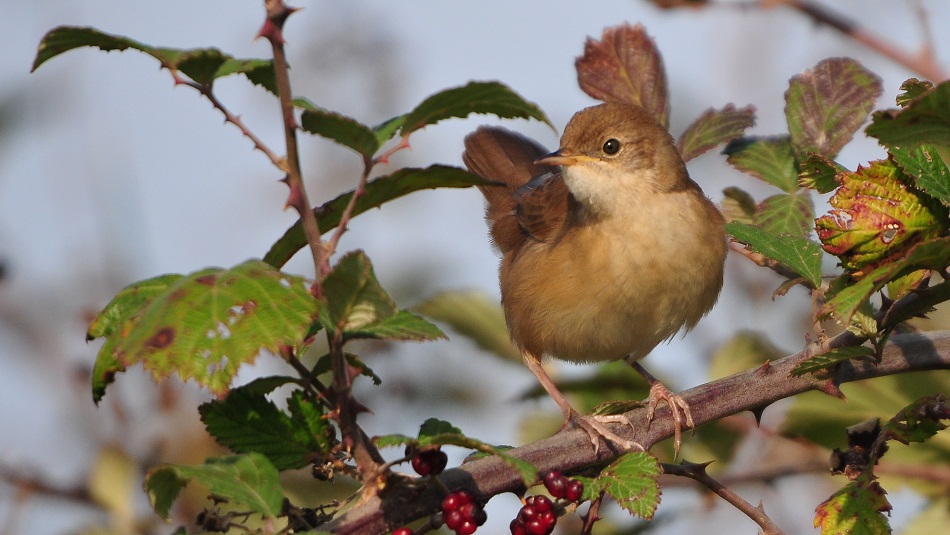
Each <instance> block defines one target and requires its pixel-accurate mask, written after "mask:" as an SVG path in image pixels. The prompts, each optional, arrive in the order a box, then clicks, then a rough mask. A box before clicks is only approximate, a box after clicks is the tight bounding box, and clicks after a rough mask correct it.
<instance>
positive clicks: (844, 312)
mask: <svg viewBox="0 0 950 535" xmlns="http://www.w3.org/2000/svg"><path fill="white" fill-rule="evenodd" d="M948 265H950V238H938V239H935V240H930V241H926V242H922V243H919V244H917V245H915V246H913V247H912V248H911V249H910V251H909V252H907V254H906V255H905V256H903V257H899V258H896V259H894V260H893V261H890V262H888V263H885V264H883V265H881V266H880V267H878V268H877V269H875V270H873V271H871V272H870V273H867V274H866V275H864V277H862V278H861V279H860V280H858V281H856V282H854V283H852V284H849V285H848V286H845V287H844V288H842V289H841V290H840V291H838V292H837V293H836V294H834V296H832V297H831V298H830V299H828V300H827V301H826V302H825V304H824V306H822V307H821V309H820V310H819V315H820V316H823V317H826V316H829V315H833V316H835V317H836V318H837V319H838V321H839V322H841V323H842V324H843V325H847V324H848V323H850V322H851V316H852V315H854V312H855V311H856V310H857V309H858V308H859V307H860V306H861V305H863V304H864V303H865V302H866V301H867V300H868V298H870V297H871V295H872V294H873V293H874V292H877V291H878V290H880V289H881V288H883V287H884V286H885V285H886V284H887V283H888V282H890V281H892V280H894V279H896V278H899V277H902V276H904V275H907V274H908V273H911V272H914V271H916V270H918V269H934V270H940V269H943V268H945V267H947V266H948ZM886 327H888V326H887V325H884V326H882V328H886Z"/></svg>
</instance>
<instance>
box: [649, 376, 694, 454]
mask: <svg viewBox="0 0 950 535" xmlns="http://www.w3.org/2000/svg"><path fill="white" fill-rule="evenodd" d="M661 402H663V403H666V404H667V405H669V406H670V413H671V414H672V416H673V458H674V459H675V458H677V457H679V454H680V446H681V445H682V444H683V423H684V422H685V423H686V426H687V427H689V428H690V429H692V430H693V433H694V434H695V433H696V424H695V423H694V422H693V415H692V413H691V412H690V410H689V404H688V403H686V400H685V399H683V398H682V397H680V396H678V395H676V394H674V393H673V392H671V391H670V389H669V388H667V387H666V386H665V385H664V384H663V383H660V382H656V383H653V384H652V385H651V386H650V396H649V397H648V398H647V422H652V421H653V416H654V413H655V412H656V408H657V407H658V406H659V404H660V403H661Z"/></svg>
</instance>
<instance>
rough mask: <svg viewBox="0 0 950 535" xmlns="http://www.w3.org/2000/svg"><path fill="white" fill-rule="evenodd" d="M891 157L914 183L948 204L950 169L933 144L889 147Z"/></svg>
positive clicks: (949, 199) (949, 204) (944, 203)
mask: <svg viewBox="0 0 950 535" xmlns="http://www.w3.org/2000/svg"><path fill="white" fill-rule="evenodd" d="M889 152H890V154H891V158H893V159H894V161H895V162H896V163H897V165H899V166H900V167H901V170H903V171H904V173H905V174H906V175H907V176H909V177H912V178H913V179H914V185H915V186H917V187H918V188H920V189H922V190H923V191H925V192H926V193H927V194H928V195H930V196H931V197H933V198H934V199H937V200H938V201H940V202H941V203H943V205H944V206H950V170H948V169H947V164H946V163H944V161H943V158H942V157H941V156H940V154H938V153H937V148H936V147H935V146H933V145H920V146H918V147H917V148H915V149H910V150H908V149H905V148H902V147H891V149H890V151H889Z"/></svg>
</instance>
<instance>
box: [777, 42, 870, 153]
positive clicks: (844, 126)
mask: <svg viewBox="0 0 950 535" xmlns="http://www.w3.org/2000/svg"><path fill="white" fill-rule="evenodd" d="M881 93H882V88H881V80H880V79H879V78H878V77H877V76H875V75H874V74H873V73H871V72H870V71H868V70H867V69H865V68H864V67H863V66H861V64H860V63H858V62H857V61H855V60H853V59H850V58H831V59H826V60H823V61H821V62H819V63H818V64H817V65H815V67H814V68H813V69H812V70H808V71H805V72H804V73H802V74H800V75H798V76H795V77H793V78H792V79H791V81H790V83H789V88H788V91H786V93H785V103H786V104H785V116H786V119H787V120H788V131H789V133H790V134H791V141H792V147H793V148H794V150H795V152H796V153H797V154H804V153H807V152H816V153H818V154H821V155H822V156H825V157H827V158H829V159H833V158H834V157H835V156H836V155H837V154H838V152H839V151H841V149H842V148H843V147H844V146H845V145H846V144H847V143H848V142H849V141H851V138H852V137H854V133H855V132H857V131H858V128H860V126H861V125H862V124H864V121H865V120H866V119H867V116H868V113H870V111H871V109H872V108H873V107H874V103H875V101H876V100H877V98H878V97H879V96H880V95H881Z"/></svg>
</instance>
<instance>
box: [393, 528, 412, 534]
mask: <svg viewBox="0 0 950 535" xmlns="http://www.w3.org/2000/svg"><path fill="white" fill-rule="evenodd" d="M392 535H412V530H411V529H409V528H399V529H397V530H396V531H394V532H393V533H392Z"/></svg>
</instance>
